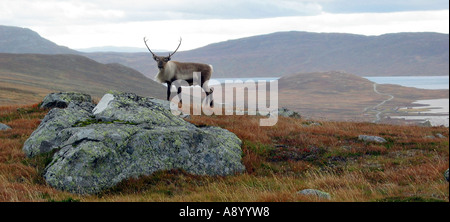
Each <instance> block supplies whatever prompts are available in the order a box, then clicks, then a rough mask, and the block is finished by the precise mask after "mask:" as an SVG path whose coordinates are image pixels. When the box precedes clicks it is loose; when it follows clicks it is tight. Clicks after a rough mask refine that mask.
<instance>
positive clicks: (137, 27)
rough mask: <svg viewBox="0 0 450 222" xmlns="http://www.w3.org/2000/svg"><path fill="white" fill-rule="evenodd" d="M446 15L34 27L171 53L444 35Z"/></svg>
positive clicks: (72, 43) (70, 37)
mask: <svg viewBox="0 0 450 222" xmlns="http://www.w3.org/2000/svg"><path fill="white" fill-rule="evenodd" d="M448 27H449V11H448V10H441V11H416V12H395V13H352V14H332V13H322V14H320V15H314V16H290V17H277V18H263V19H199V20H165V21H140V22H123V23H110V24H92V25H79V26H71V27H67V30H66V32H61V31H60V30H53V29H45V28H42V27H38V26H37V27H34V28H32V29H34V30H36V31H38V32H39V33H41V34H42V35H43V36H45V37H49V38H50V40H52V41H55V42H56V43H58V44H61V45H66V46H69V47H72V48H87V47H93V46H104V45H115V46H132V47H144V45H143V42H142V38H143V37H144V36H147V37H148V38H149V44H150V45H151V47H153V48H156V49H165V50H169V51H170V50H173V48H174V47H176V45H177V44H178V39H179V37H180V36H181V37H183V44H182V46H181V48H180V50H181V51H183V50H189V49H194V48H198V47H201V46H204V45H207V44H210V43H214V42H220V41H226V40H229V39H236V38H242V37H248V36H254V35H261V34H267V33H273V32H279V31H293V30H294V31H309V32H338V33H354V34H363V35H381V34H385V33H396V32H423V31H430V32H441V33H448V32H449V28H448Z"/></svg>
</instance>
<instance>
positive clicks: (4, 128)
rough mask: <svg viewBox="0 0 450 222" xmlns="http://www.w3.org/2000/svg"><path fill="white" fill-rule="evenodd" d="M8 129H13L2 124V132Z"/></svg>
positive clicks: (0, 128) (0, 126)
mask: <svg viewBox="0 0 450 222" xmlns="http://www.w3.org/2000/svg"><path fill="white" fill-rule="evenodd" d="M8 129H11V127H10V126H8V125H6V124H3V123H0V130H8Z"/></svg>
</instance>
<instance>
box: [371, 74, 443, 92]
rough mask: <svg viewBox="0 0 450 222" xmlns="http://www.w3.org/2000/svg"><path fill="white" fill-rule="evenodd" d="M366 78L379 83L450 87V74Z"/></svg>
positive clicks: (421, 87)
mask: <svg viewBox="0 0 450 222" xmlns="http://www.w3.org/2000/svg"><path fill="white" fill-rule="evenodd" d="M364 78H366V79H368V80H370V81H372V82H375V83H378V84H396V85H401V86H407V87H415V88H419V89H449V77H448V76H377V77H364Z"/></svg>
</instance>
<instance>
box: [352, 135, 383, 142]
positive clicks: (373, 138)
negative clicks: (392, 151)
mask: <svg viewBox="0 0 450 222" xmlns="http://www.w3.org/2000/svg"><path fill="white" fill-rule="evenodd" d="M358 140H362V141H365V142H376V143H386V142H387V141H386V140H385V139H384V138H382V137H379V136H367V135H359V136H358Z"/></svg>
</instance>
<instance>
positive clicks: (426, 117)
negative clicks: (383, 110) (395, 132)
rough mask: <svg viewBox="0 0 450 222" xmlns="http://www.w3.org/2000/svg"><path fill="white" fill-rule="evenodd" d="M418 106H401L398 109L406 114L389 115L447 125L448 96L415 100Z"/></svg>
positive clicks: (407, 119) (432, 124) (396, 117)
mask: <svg viewBox="0 0 450 222" xmlns="http://www.w3.org/2000/svg"><path fill="white" fill-rule="evenodd" d="M412 104H413V105H414V104H417V105H418V106H408V107H401V108H399V111H402V112H403V113H405V114H407V115H399V116H389V117H390V118H392V119H404V120H406V121H420V122H422V123H426V122H429V123H430V125H431V126H445V127H449V98H442V99H427V100H417V101H414V102H413V103H412Z"/></svg>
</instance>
